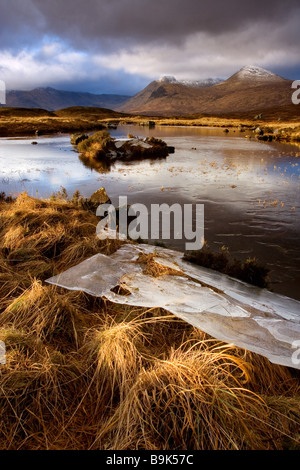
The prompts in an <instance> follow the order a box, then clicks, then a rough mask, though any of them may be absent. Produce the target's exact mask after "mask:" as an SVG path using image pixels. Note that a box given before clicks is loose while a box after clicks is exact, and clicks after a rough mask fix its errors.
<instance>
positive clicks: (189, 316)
mask: <svg viewBox="0 0 300 470" xmlns="http://www.w3.org/2000/svg"><path fill="white" fill-rule="evenodd" d="M141 254H152V255H154V257H153V260H154V262H156V263H158V265H160V266H162V267H164V268H168V269H169V274H165V275H161V276H159V277H153V276H151V275H149V274H145V273H144V272H143V271H144V268H145V265H143V262H142V261H141V260H140V258H139V255H141ZM47 282H49V283H50V284H55V285H57V286H60V287H64V288H66V289H71V290H81V291H85V292H87V293H89V294H91V295H94V296H97V297H105V298H107V299H109V300H110V301H112V302H115V303H119V304H126V305H131V306H140V307H148V308H151V307H161V308H164V309H166V310H167V311H168V312H170V313H173V314H174V315H176V316H177V317H179V318H181V319H183V320H185V321H186V322H188V323H190V324H191V325H193V326H195V327H197V328H199V329H201V330H203V331H205V332H206V333H208V334H210V335H211V336H213V337H215V338H216V339H219V340H221V341H225V342H229V343H232V344H234V345H236V346H238V347H241V348H244V349H248V350H249V351H252V352H255V353H258V354H261V355H263V356H265V357H267V358H268V359H269V360H270V361H271V362H274V363H276V364H281V365H285V366H289V367H293V368H297V369H300V360H299V359H298V357H297V349H296V346H295V345H296V344H297V345H298V346H299V344H300V308H299V307H300V302H298V301H296V300H293V299H290V298H288V297H284V296H282V295H279V294H274V293H272V292H269V291H268V290H266V289H261V288H258V287H254V286H250V285H249V284H246V283H244V282H242V281H239V280H235V279H233V278H230V277H229V276H226V275H224V274H221V273H218V272H216V271H212V270H210V269H206V268H202V267H200V266H196V265H193V264H191V263H189V262H187V261H184V260H183V259H182V253H179V252H177V251H173V250H168V249H164V248H160V247H154V246H151V245H133V244H124V245H123V246H122V247H121V248H120V249H119V250H118V251H116V252H115V253H114V254H112V255H111V256H105V255H102V254H98V255H95V256H93V257H91V258H89V259H87V260H85V261H83V262H82V263H80V264H78V265H77V266H74V267H73V268H71V269H68V270H67V271H65V272H63V273H62V274H59V275H58V276H55V277H52V278H51V279H48V281H47ZM120 285H121V286H122V287H123V288H124V289H125V290H126V293H127V294H129V295H120V294H117V293H116V292H117V290H116V288H117V286H120ZM298 356H299V357H300V353H299V355H298Z"/></svg>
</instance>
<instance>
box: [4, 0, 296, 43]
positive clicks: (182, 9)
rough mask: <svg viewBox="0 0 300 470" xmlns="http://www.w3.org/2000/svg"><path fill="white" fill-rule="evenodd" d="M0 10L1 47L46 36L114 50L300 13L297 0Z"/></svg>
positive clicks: (57, 3)
mask: <svg viewBox="0 0 300 470" xmlns="http://www.w3.org/2000/svg"><path fill="white" fill-rule="evenodd" d="M0 9H1V33H0V39H2V41H3V43H2V47H3V45H5V43H6V42H7V39H8V40H9V41H12V40H13V38H14V37H15V38H18V36H21V37H22V36H23V37H24V38H25V40H28V41H30V38H35V37H36V36H37V35H38V34H49V35H55V36H57V37H60V38H63V39H65V40H67V41H68V42H69V43H72V44H73V45H74V46H76V47H77V48H80V47H83V48H86V47H87V44H89V45H90V46H93V45H94V46H98V47H101V45H103V44H104V45H105V47H109V46H110V47H111V48H115V47H117V46H118V45H120V43H119V41H120V40H121V41H123V43H122V46H123V47H124V46H126V44H127V45H128V46H130V45H132V44H133V43H136V42H137V41H139V42H140V43H143V42H149V41H150V42H155V41H163V42H164V43H168V42H177V43H180V42H182V41H184V40H185V38H186V36H187V35H191V34H193V33H197V32H204V33H208V34H213V35H219V34H222V33H224V32H230V31H232V30H233V29H235V30H240V31H242V30H243V29H245V28H246V27H247V26H248V25H251V24H253V23H258V22H265V23H268V24H271V25H272V27H276V25H278V24H282V23H283V22H284V21H285V19H286V18H287V17H288V16H291V15H293V14H296V10H297V11H298V12H297V14H299V0H285V1H282V0H270V1H269V0H264V1H262V0H251V1H246V2H245V1H241V0H226V1H224V0H211V1H203V0H109V1H107V0H84V1H83V0H63V1H62V0H1V6H0ZM298 38H299V35H298ZM286 40H287V41H288V40H289V32H288V31H287V34H286Z"/></svg>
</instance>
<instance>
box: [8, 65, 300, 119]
mask: <svg viewBox="0 0 300 470" xmlns="http://www.w3.org/2000/svg"><path fill="white" fill-rule="evenodd" d="M291 85H292V81H291V80H288V79H285V78H282V77H280V76H279V75H276V74H274V73H273V72H270V71H268V70H265V69H262V68H260V67H256V66H245V67H243V68H242V69H240V70H239V71H238V72H236V73H235V74H234V75H232V76H231V77H230V78H228V79H227V80H222V79H219V78H217V79H213V78H209V79H206V80H196V81H190V80H177V79H176V78H175V77H170V76H166V77H162V78H159V79H158V80H155V81H153V82H151V83H150V84H149V85H148V86H146V88H144V89H143V90H142V91H140V92H139V93H137V94H136V95H135V96H133V97H130V96H124V95H114V94H110V95H109V94H99V95H96V94H92V93H80V92H70V91H61V90H55V89H54V88H36V89H34V90H32V91H9V92H7V104H6V106H8V107H22V108H42V109H46V110H48V111H56V110H59V109H62V108H69V107H74V106H87V107H100V108H109V109H113V110H115V111H118V112H123V113H126V114H137V115H148V116H183V115H188V116H193V115H197V116H199V115H213V116H228V117H253V114H261V113H264V115H268V117H269V118H272V117H276V116H277V117H278V116H280V117H281V118H285V117H288V118H290V117H296V118H297V117H299V110H300V109H298V107H297V106H295V105H293V104H292V101H291V96H292V89H291Z"/></svg>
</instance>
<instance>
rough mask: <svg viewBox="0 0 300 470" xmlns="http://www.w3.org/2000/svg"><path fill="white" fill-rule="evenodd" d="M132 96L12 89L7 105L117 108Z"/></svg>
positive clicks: (55, 107) (22, 106)
mask: <svg viewBox="0 0 300 470" xmlns="http://www.w3.org/2000/svg"><path fill="white" fill-rule="evenodd" d="M129 98H130V96H124V95H114V94H101V95H96V94H93V93H84V92H83V93H81V92H73V91H62V90H56V89H55V88H49V87H48V88H35V89H34V90H31V91H19V90H11V91H7V93H6V106H7V107H18V108H42V109H46V110H47V111H56V110H58V109H62V108H68V107H73V106H93V107H97V108H109V109H115V108H118V107H119V106H121V105H122V104H123V103H125V102H126V101H128V99H129Z"/></svg>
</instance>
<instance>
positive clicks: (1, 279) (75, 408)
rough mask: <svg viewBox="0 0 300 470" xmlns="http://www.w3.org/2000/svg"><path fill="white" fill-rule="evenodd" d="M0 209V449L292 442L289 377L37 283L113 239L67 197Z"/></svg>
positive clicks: (148, 261)
mask: <svg viewBox="0 0 300 470" xmlns="http://www.w3.org/2000/svg"><path fill="white" fill-rule="evenodd" d="M0 205H1V207H0V208H1V214H0V233H1V252H0V266H1V272H0V295H1V305H0V310H1V311H0V340H2V341H5V344H6V349H7V358H6V364H5V365H0V420H1V427H0V448H1V449H29V450H38V449H60V450H63V449H172V450H173V449H191V450H192V449H292V448H298V449H299V447H300V439H299V424H300V382H299V374H297V373H296V372H295V371H292V370H290V369H288V368H286V367H281V366H276V365H272V364H270V362H269V361H268V360H267V359H264V358H263V357H261V356H258V355H256V354H252V353H249V352H247V351H244V350H242V349H239V348H236V347H234V346H232V345H226V344H224V343H221V342H220V341H217V340H215V339H213V338H211V337H209V336H208V335H206V334H205V333H203V332H201V331H200V330H198V329H196V328H193V327H192V326H191V325H188V324H187V323H185V322H183V321H181V320H179V319H177V318H176V317H174V316H173V315H169V314H168V313H167V312H166V311H163V310H160V309H150V310H149V309H148V310H147V309H145V308H132V307H128V306H123V305H114V304H112V303H110V302H108V301H107V300H105V299H98V298H94V297H91V296H89V295H87V294H84V293H83V292H71V291H66V290H64V289H59V288H57V287H55V286H52V285H48V284H46V283H45V282H44V281H45V279H47V278H48V277H49V276H51V275H54V274H57V273H58V272H60V271H62V270H65V269H67V268H69V267H71V266H73V265H75V264H77V263H79V262H80V261H83V259H85V258H87V257H89V256H91V255H93V254H95V253H97V252H102V253H107V254H109V253H112V252H113V251H114V250H115V249H117V248H118V246H119V245H120V242H116V241H115V242H112V241H108V240H107V241H100V240H98V239H97V237H96V231H95V227H96V224H97V222H98V220H97V218H96V217H95V216H94V214H93V213H91V212H89V211H87V210H85V209H83V207H82V205H81V203H80V199H79V198H76V202H74V201H73V202H67V201H65V200H62V199H60V198H53V199H52V200H48V201H40V200H37V199H33V198H30V197H28V196H27V195H26V194H23V195H20V196H19V197H18V198H17V200H16V201H15V202H5V201H4V200H2V201H0ZM139 261H140V262H143V263H144V264H145V268H147V266H148V268H149V266H150V268H149V269H150V271H151V272H152V275H164V274H165V273H164V272H161V271H160V267H159V266H155V265H153V263H154V260H153V257H152V258H151V257H146V258H143V259H140V260H139ZM167 274H168V273H167Z"/></svg>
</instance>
